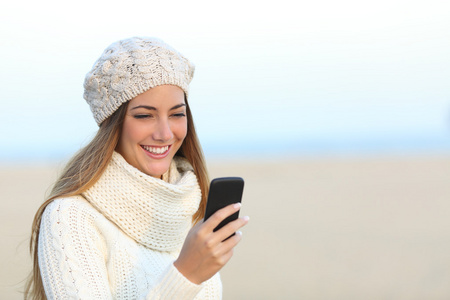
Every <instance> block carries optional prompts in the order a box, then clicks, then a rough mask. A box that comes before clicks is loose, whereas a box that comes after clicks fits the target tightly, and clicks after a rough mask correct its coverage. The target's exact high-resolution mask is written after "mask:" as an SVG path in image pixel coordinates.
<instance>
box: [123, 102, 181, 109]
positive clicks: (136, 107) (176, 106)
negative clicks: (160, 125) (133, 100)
mask: <svg viewBox="0 0 450 300" xmlns="http://www.w3.org/2000/svg"><path fill="white" fill-rule="evenodd" d="M183 106H186V104H185V103H180V104H178V105H175V106H174V107H172V108H171V109H169V110H174V109H177V108H180V107H183ZM138 108H145V109H148V110H157V109H156V107H154V106H149V105H138V106H135V107H133V108H132V109H130V110H133V109H138Z"/></svg>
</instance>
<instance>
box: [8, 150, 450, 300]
mask: <svg viewBox="0 0 450 300" xmlns="http://www.w3.org/2000/svg"><path fill="white" fill-rule="evenodd" d="M59 168H60V166H56V165H41V166H21V167H20V166H3V167H1V169H0V184H1V191H2V195H3V199H2V201H1V202H0V205H1V207H0V214H1V221H2V223H1V227H0V230H1V231H0V234H1V240H2V246H1V255H0V257H1V265H0V282H1V286H0V299H12V300H14V299H21V298H22V294H21V293H20V290H21V289H22V287H23V283H22V280H23V279H24V278H25V277H26V275H27V272H28V271H29V268H30V259H29V257H28V237H29V231H30V230H29V229H30V224H31V221H32V217H33V215H34V212H35V210H36V208H37V207H38V206H39V205H40V203H41V202H42V200H43V195H44V194H45V193H46V191H47V189H48V188H49V186H50V185H51V183H52V182H53V180H54V179H55V177H56V174H57V171H58V169H59ZM209 168H210V173H211V177H219V176H230V175H237V176H242V177H244V178H245V180H246V186H245V192H244V199H243V208H242V214H245V215H250V217H251V222H250V224H249V225H248V226H247V228H245V230H244V232H243V234H244V235H243V237H244V239H243V241H242V243H241V244H240V245H239V247H238V248H237V250H236V252H235V255H234V258H233V260H232V261H231V262H230V263H229V265H227V266H226V267H225V269H224V270H223V271H222V279H223V283H224V299H449V298H450V284H449V283H450V201H449V199H450V184H449V183H450V156H424V157H419V156H417V157H399V156H397V157H377V158H355V157H352V158H334V159H333V158H322V159H319V158H316V159H290V160H287V159H286V160H280V161H268V160H267V161H263V160H254V161H231V160H229V161H211V162H210V163H209Z"/></svg>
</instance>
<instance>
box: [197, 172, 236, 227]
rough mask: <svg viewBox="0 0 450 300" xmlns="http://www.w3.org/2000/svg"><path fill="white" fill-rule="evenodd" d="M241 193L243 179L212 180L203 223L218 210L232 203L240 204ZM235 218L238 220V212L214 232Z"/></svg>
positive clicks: (221, 178) (222, 178)
mask: <svg viewBox="0 0 450 300" xmlns="http://www.w3.org/2000/svg"><path fill="white" fill-rule="evenodd" d="M243 191H244V179H242V178H241V177H220V178H215V179H213V180H212V181H211V184H210V186H209V193H208V202H207V203H206V211H205V221H206V220H207V219H208V218H209V217H210V216H211V215H213V214H214V213H215V212H216V211H218V210H219V209H221V208H224V207H225V206H227V205H230V204H233V203H237V202H241V201H242V193H243ZM237 218H239V211H237V212H236V213H234V214H232V215H231V216H229V217H227V218H226V219H225V220H223V221H222V222H221V223H220V224H219V225H218V226H217V227H216V228H215V229H214V231H217V230H219V229H220V228H222V227H223V226H225V225H227V224H228V223H229V222H231V221H234V220H236V219H237ZM233 235H234V234H233Z"/></svg>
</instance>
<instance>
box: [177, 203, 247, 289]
mask: <svg viewBox="0 0 450 300" xmlns="http://www.w3.org/2000/svg"><path fill="white" fill-rule="evenodd" d="M240 207H241V205H240V203H236V204H231V205H228V206H226V207H224V208H222V209H220V210H218V211H217V212H216V213H214V214H213V215H212V216H211V217H210V218H208V220H206V221H205V222H199V223H198V224H196V225H195V226H194V227H193V228H192V229H191V230H190V231H189V233H188V235H187V237H186V240H185V241H184V245H183V248H182V249H181V252H180V256H179V257H178V259H177V260H176V261H175V262H174V266H175V267H176V268H177V269H178V271H180V273H181V274H183V275H184V276H185V277H186V278H187V279H189V281H191V282H193V283H195V284H200V283H202V282H204V281H206V280H208V279H209V278H211V277H212V276H213V275H214V274H216V273H217V272H218V271H219V270H220V269H221V268H222V267H223V266H224V265H225V264H226V263H227V262H228V261H229V260H230V258H231V256H232V255H233V248H234V247H235V246H236V245H237V244H238V243H239V241H240V240H241V237H242V234H241V233H240V232H236V231H237V230H238V229H239V228H241V227H243V226H245V225H246V224H247V223H248V220H249V218H248V217H243V218H239V219H237V220H235V221H233V222H230V223H228V224H227V225H225V226H224V227H222V228H221V229H219V230H218V231H216V232H213V230H214V228H216V227H217V225H219V224H220V222H222V221H223V220H224V219H226V218H227V217H228V216H230V215H232V214H234V213H235V212H237V211H238V210H239V209H240ZM235 232H236V234H235V235H234V236H232V237H230V238H229V239H227V240H226V241H225V239H226V238H227V237H229V236H230V235H232V234H233V233H235Z"/></svg>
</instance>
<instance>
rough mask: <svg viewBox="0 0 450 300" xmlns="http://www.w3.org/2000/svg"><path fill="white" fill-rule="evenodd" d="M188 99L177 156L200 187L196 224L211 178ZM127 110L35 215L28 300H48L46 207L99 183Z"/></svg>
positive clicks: (106, 124) (70, 166)
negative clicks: (43, 237)
mask: <svg viewBox="0 0 450 300" xmlns="http://www.w3.org/2000/svg"><path fill="white" fill-rule="evenodd" d="M185 100H186V116H187V122H188V131H187V134H186V138H185V139H184V141H183V144H182V145H181V147H180V149H179V150H178V152H177V154H176V155H178V156H182V157H185V158H186V159H187V160H188V161H189V162H190V163H191V165H192V167H193V169H194V172H195V175H196V176H197V180H198V183H199V185H200V189H201V192H202V199H201V201H200V206H199V209H198V210H197V212H196V213H195V214H194V216H193V222H194V223H197V222H199V221H200V220H201V219H202V218H203V215H204V213H205V208H206V198H207V195H208V188H209V177H208V172H207V168H206V163H205V159H204V155H203V151H202V148H201V146H200V142H199V140H198V137H197V134H196V131H195V127H194V121H193V118H192V114H191V111H190V109H189V105H188V103H187V99H185ZM127 107H128V103H124V104H123V105H122V106H121V107H119V108H118V109H117V111H116V112H114V114H113V115H111V116H110V117H109V118H108V119H106V120H105V121H103V123H102V124H101V125H100V128H99V130H98V132H97V134H96V136H95V137H94V138H93V139H92V141H91V142H90V143H89V144H88V145H87V146H85V147H84V148H82V149H81V150H80V151H79V152H78V153H76V154H75V155H74V156H73V157H72V159H71V160H70V161H69V162H68V163H67V165H66V167H65V168H64V170H63V172H62V174H61V175H60V177H59V178H58V179H57V181H56V183H55V185H54V186H53V189H52V191H51V193H50V195H49V197H48V198H47V200H46V201H45V202H44V203H43V204H42V205H41V206H40V207H39V209H38V211H37V212H36V215H35V217H34V220H33V224H32V230H31V238H30V253H31V257H32V261H33V269H32V271H31V273H30V276H29V278H28V280H27V283H26V286H25V294H24V299H25V300H26V299H33V300H42V299H47V297H46V296H45V291H44V286H43V282H42V277H41V273H40V268H39V261H38V243H39V230H40V223H41V218H42V214H43V213H44V210H45V208H46V207H47V205H48V204H50V203H51V202H52V201H53V200H55V199H56V198H61V197H71V196H75V195H80V194H81V193H83V192H84V191H86V190H87V189H89V188H90V187H92V186H93V185H94V184H95V182H97V180H98V179H99V178H100V176H101V175H102V174H103V172H104V171H105V169H106V167H107V166H108V163H109V161H110V160H111V157H112V154H113V152H114V150H115V148H116V146H117V144H118V142H119V138H120V135H121V132H122V123H123V120H124V118H125V114H126V111H127Z"/></svg>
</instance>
